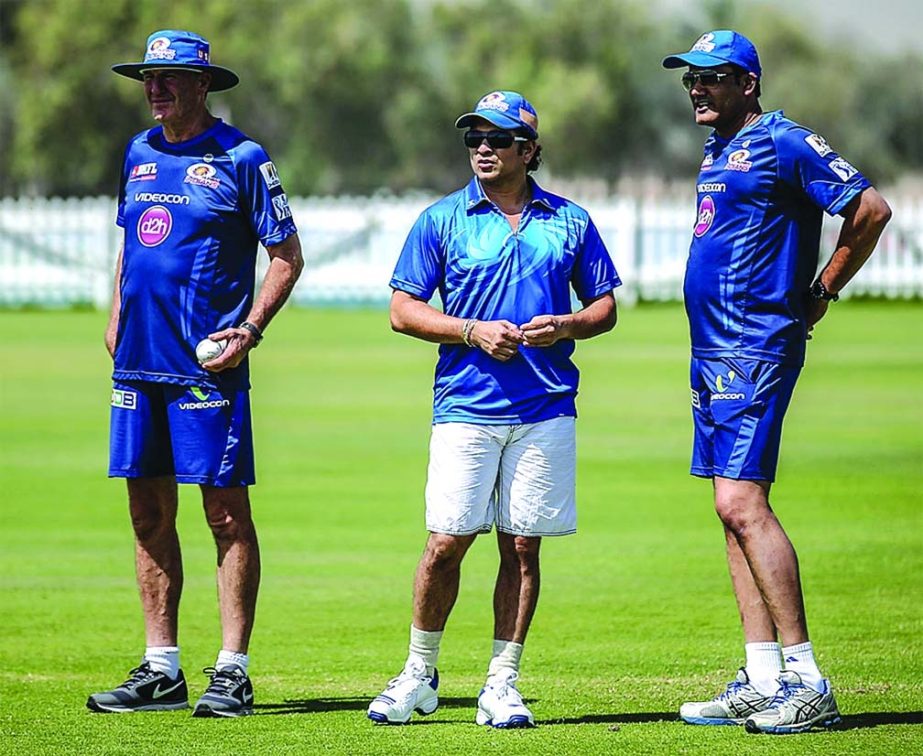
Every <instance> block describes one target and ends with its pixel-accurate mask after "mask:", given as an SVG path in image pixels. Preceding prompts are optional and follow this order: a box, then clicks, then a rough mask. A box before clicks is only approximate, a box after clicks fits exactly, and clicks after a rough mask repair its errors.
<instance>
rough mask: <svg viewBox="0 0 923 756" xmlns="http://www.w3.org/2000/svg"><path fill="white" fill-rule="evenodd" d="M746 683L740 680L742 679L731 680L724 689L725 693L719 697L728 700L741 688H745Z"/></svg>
mask: <svg viewBox="0 0 923 756" xmlns="http://www.w3.org/2000/svg"><path fill="white" fill-rule="evenodd" d="M745 687H747V686H746V683H742V682H740V680H734V681H733V682H729V683H728V686H727V688H725V689H724V693H722V694H721V695H720V696H718V699H719V700H721V701H727V700H728V699H729V698H730V697H731V696H733V695H735V694H736V693H737V692H738V691H739V690H740V689H741V688H745Z"/></svg>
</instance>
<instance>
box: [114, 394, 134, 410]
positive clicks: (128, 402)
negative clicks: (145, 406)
mask: <svg viewBox="0 0 923 756" xmlns="http://www.w3.org/2000/svg"><path fill="white" fill-rule="evenodd" d="M109 404H111V405H112V406H113V407H118V408H119V409H127V410H133V409H137V408H138V393H137V392H136V391H125V390H124V389H112V398H111V399H110V400H109Z"/></svg>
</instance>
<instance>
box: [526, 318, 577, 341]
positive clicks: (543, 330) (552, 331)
mask: <svg viewBox="0 0 923 756" xmlns="http://www.w3.org/2000/svg"><path fill="white" fill-rule="evenodd" d="M520 327H521V328H522V336H523V343H525V345H526V346H532V347H546V346H551V345H552V344H554V343H555V342H556V341H558V340H560V339H564V338H567V334H566V333H565V330H566V328H565V323H564V318H562V317H561V316H559V315H536V316H535V317H534V318H532V320H530V321H529V322H528V323H525V324H524V325H522V326H520Z"/></svg>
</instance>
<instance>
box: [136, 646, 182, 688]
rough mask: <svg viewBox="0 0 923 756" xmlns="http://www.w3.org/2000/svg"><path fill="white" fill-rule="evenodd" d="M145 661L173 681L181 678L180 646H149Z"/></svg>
mask: <svg viewBox="0 0 923 756" xmlns="http://www.w3.org/2000/svg"><path fill="white" fill-rule="evenodd" d="M144 661H146V662H147V663H148V664H150V666H151V669H153V670H154V671H155V672H162V673H163V674H165V675H166V676H167V677H169V678H170V679H171V680H175V679H176V678H177V677H179V646H148V647H147V648H146V649H144Z"/></svg>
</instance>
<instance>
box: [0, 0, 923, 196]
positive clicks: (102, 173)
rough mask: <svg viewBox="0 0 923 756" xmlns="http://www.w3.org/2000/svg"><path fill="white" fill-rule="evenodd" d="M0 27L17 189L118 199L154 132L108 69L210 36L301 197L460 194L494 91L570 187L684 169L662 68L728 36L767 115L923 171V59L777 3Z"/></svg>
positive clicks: (220, 101)
mask: <svg viewBox="0 0 923 756" xmlns="http://www.w3.org/2000/svg"><path fill="white" fill-rule="evenodd" d="M0 13H2V17H0V42H2V45H0V146H2V149H0V193H5V194H32V193H34V194H67V195H85V194H98V193H103V194H111V193H113V192H114V191H115V187H116V181H117V176H118V170H119V164H120V162H121V157H122V150H123V149H124V145H125V143H126V141H127V140H128V139H129V137H130V136H131V135H132V134H134V133H136V132H137V131H140V130H141V129H143V128H146V127H148V126H149V125H150V123H151V122H150V116H149V113H148V112H147V109H146V106H145V104H144V101H143V95H142V92H141V89H140V87H139V85H138V84H137V83H135V82H132V81H130V80H128V79H124V78H121V77H118V76H115V75H114V74H112V72H111V71H110V70H109V67H110V65H111V64H113V63H116V62H122V61H133V60H140V56H141V54H142V53H143V46H144V40H145V39H146V37H147V35H148V34H149V33H150V32H152V31H154V30H156V29H160V28H189V29H193V30H195V31H197V32H199V33H201V34H203V35H204V36H205V37H207V38H208V39H209V40H210V41H211V42H212V59H213V60H214V61H215V62H216V63H218V64H221V65H226V66H227V67H229V68H232V69H234V70H236V71H237V72H238V73H239V74H240V75H241V79H242V83H241V85H240V86H239V87H237V88H236V89H234V90H231V91H230V92H228V93H222V94H219V95H212V96H211V97H210V105H211V107H212V109H213V111H214V112H215V113H216V114H217V115H221V116H222V117H225V118H227V119H228V120H230V121H231V122H232V123H234V124H235V125H236V126H238V127H239V128H241V129H242V130H244V131H245V132H247V133H248V134H250V135H251V136H253V137H254V138H255V139H257V140H259V141H261V142H263V143H264V144H265V146H266V147H267V149H268V150H269V151H270V153H271V154H272V155H273V157H274V159H275V160H276V162H277V163H278V164H279V166H280V169H281V171H282V174H283V176H284V177H285V180H286V186H287V188H288V191H289V192H290V193H293V194H317V193H344V192H352V193H370V192H374V191H376V190H381V189H388V190H392V191H406V190H412V189H426V190H434V191H446V190H449V189H451V188H453V187H455V186H457V185H458V184H459V183H460V182H461V181H463V180H464V179H465V177H466V176H467V174H468V170H467V164H466V161H465V159H464V151H463V149H462V148H461V143H460V139H459V138H458V134H457V132H456V130H455V129H454V128H453V126H452V124H453V122H454V119H455V117H456V116H457V115H458V114H459V113H461V112H464V111H465V110H467V109H469V108H470V107H471V106H472V105H473V104H474V102H475V101H476V100H477V98H478V97H480V96H481V95H482V94H484V93H486V92H489V91H491V90H493V89H498V88H503V89H517V90H519V91H521V92H523V93H524V94H525V95H526V96H527V97H528V98H529V99H530V100H531V101H532V102H533V103H534V104H535V105H536V107H537V109H538V111H539V116H540V131H541V134H542V140H543V143H544V145H545V153H546V156H547V159H548V165H549V167H550V168H552V169H553V172H554V174H555V175H556V176H558V177H564V178H578V177H594V178H602V179H605V180H607V181H609V182H614V181H616V180H618V179H622V178H624V177H626V176H640V175H645V174H650V175H657V176H663V177H666V178H670V177H673V176H677V175H684V176H685V175H689V174H690V173H692V172H693V170H694V168H695V166H696V165H697V163H698V157H699V154H700V153H699V150H700V147H701V143H702V141H703V140H704V137H705V134H704V132H703V131H702V130H701V129H697V128H696V127H695V126H694V125H693V124H692V119H691V114H690V112H689V105H688V101H687V99H686V97H685V95H684V93H683V92H682V90H681V89H680V88H679V86H678V82H677V76H676V74H675V72H667V71H664V70H663V69H662V68H661V67H660V60H661V58H662V57H663V56H664V54H667V53H671V52H676V51H679V50H685V49H688V48H689V46H690V44H691V43H692V42H693V41H694V40H695V39H696V38H697V36H698V35H699V33H701V32H702V31H704V30H706V29H710V28H720V27H728V26H732V27H734V28H738V29H740V30H741V31H743V32H744V33H745V34H747V35H748V36H750V37H751V39H753V40H754V41H755V42H756V44H757V46H758V48H759V49H760V54H761V57H762V59H763V66H764V87H763V92H764V96H763V104H764V107H766V108H779V107H783V106H784V108H785V111H786V113H787V114H788V115H789V116H791V117H793V118H795V119H796V120H799V121H801V122H803V123H805V124H806V125H809V126H811V127H813V128H816V129H817V130H818V131H820V132H821V133H823V134H824V135H825V136H826V137H827V138H828V140H829V141H830V142H831V143H832V144H833V145H834V146H835V147H836V148H837V149H839V150H840V151H842V152H843V153H844V154H846V155H847V156H848V157H849V158H850V159H851V160H852V161H853V162H855V163H857V164H858V165H859V166H860V167H861V168H862V169H863V171H864V172H866V173H867V174H868V175H870V176H871V177H873V178H874V179H876V180H886V179H893V178H895V177H897V176H898V175H899V174H900V173H902V172H904V171H918V170H920V168H921V166H923V84H921V81H923V79H921V77H919V75H916V74H914V75H912V76H908V77H900V76H896V75H895V71H914V70H916V71H919V70H920V62H921V61H920V60H919V59H917V58H916V57H914V56H909V57H905V58H903V59H900V60H889V59H885V58H875V57H874V56H872V55H865V56H863V57H862V58H861V60H860V59H858V56H856V55H855V52H854V51H852V52H849V54H847V49H846V46H838V45H836V44H833V43H825V42H823V41H822V40H820V39H819V38H818V37H817V36H816V34H814V33H813V30H812V28H811V26H810V24H809V23H808V22H806V21H805V20H804V19H803V18H800V17H792V16H786V15H785V14H784V13H782V12H781V11H778V10H775V9H773V7H772V6H771V5H758V6H754V5H752V4H751V5H740V4H735V3H734V2H732V1H731V0H712V2H710V3H708V4H706V5H705V6H704V11H700V12H699V14H698V15H697V16H695V17H693V16H687V17H683V18H672V19H669V20H668V21H667V22H666V23H665V22H664V19H663V18H662V17H658V18H655V17H654V16H653V15H652V11H650V10H649V9H648V8H647V6H646V5H645V4H644V3H643V2H642V1H641V0H531V1H530V0H429V1H428V2H427V1H426V0H352V1H351V2H349V3H343V2H341V1H340V0H310V2H308V1H307V0H288V1H286V2H282V1H281V0H248V2H244V3H241V2H238V1H237V0H201V2H198V3H187V2H179V1H174V0H145V2H137V0H98V1H95V2H94V1H93V0H84V2H75V1H74V0H29V1H28V2H25V1H23V0H4V1H3V2H0ZM14 83H15V86H13V84H14ZM8 147H11V149H10V148H8Z"/></svg>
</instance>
